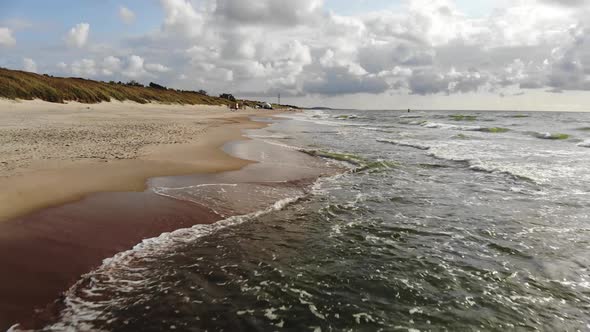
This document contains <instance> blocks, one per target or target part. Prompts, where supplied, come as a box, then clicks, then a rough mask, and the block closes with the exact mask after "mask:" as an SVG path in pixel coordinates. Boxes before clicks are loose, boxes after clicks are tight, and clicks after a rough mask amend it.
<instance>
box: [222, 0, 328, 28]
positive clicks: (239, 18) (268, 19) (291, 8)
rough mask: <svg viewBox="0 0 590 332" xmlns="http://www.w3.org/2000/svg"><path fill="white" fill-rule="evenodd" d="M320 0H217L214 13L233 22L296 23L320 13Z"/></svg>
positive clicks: (306, 20) (321, 2) (307, 20)
mask: <svg viewBox="0 0 590 332" xmlns="http://www.w3.org/2000/svg"><path fill="white" fill-rule="evenodd" d="M322 5H323V1H322V0H298V1H276V0H257V1H242V0H218V1H217V7H216V10H215V14H216V15H218V16H222V17H224V18H226V19H227V20H228V21H230V22H233V23H235V24H260V23H262V24H276V25H297V24H301V23H304V22H309V21H310V20H311V19H315V18H317V17H318V16H320V15H321V14H322Z"/></svg>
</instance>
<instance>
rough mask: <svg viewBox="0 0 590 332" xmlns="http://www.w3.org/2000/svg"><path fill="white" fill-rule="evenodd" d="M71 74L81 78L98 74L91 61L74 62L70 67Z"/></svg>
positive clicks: (94, 64) (93, 62)
mask: <svg viewBox="0 0 590 332" xmlns="http://www.w3.org/2000/svg"><path fill="white" fill-rule="evenodd" d="M71 71H72V74H74V75H76V76H82V77H88V76H90V77H92V76H95V75H96V74H97V73H98V70H97V68H96V62H95V61H94V60H91V59H82V60H79V61H74V63H72V65H71Z"/></svg>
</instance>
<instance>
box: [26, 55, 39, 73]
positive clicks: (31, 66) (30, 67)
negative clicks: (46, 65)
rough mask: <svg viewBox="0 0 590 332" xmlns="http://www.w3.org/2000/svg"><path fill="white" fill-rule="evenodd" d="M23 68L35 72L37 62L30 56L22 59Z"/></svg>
mask: <svg viewBox="0 0 590 332" xmlns="http://www.w3.org/2000/svg"><path fill="white" fill-rule="evenodd" d="M23 70H24V71H28V72H31V73H36V72H37V63H36V62H35V61H34V60H33V59H31V58H24V59H23Z"/></svg>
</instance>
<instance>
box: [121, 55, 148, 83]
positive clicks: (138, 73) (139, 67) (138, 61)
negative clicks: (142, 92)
mask: <svg viewBox="0 0 590 332" xmlns="http://www.w3.org/2000/svg"><path fill="white" fill-rule="evenodd" d="M144 63H145V60H144V59H143V58H142V57H140V56H139V55H132V56H130V57H129V59H128V60H127V68H125V70H123V75H124V76H127V77H130V78H140V77H143V76H147V74H148V73H147V71H146V70H145V68H144Z"/></svg>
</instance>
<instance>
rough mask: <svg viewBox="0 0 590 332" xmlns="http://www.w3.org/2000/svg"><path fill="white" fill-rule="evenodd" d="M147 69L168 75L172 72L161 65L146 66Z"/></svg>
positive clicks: (149, 64) (151, 64)
mask: <svg viewBox="0 0 590 332" xmlns="http://www.w3.org/2000/svg"><path fill="white" fill-rule="evenodd" d="M145 69H147V70H149V71H152V72H158V73H166V72H169V71H170V68H168V67H166V66H164V65H161V64H159V63H148V64H146V65H145Z"/></svg>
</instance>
